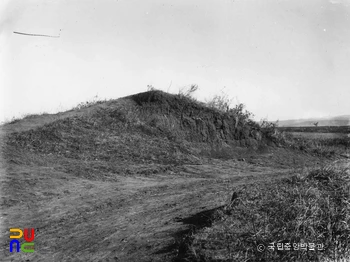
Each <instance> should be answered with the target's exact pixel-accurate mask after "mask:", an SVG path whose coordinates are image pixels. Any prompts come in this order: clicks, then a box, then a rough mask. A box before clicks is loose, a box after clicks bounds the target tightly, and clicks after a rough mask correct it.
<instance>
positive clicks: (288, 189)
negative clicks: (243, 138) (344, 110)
mask: <svg viewBox="0 0 350 262" xmlns="http://www.w3.org/2000/svg"><path fill="white" fill-rule="evenodd" d="M349 199H350V175H349V172H348V171H346V170H337V169H335V168H330V167H325V168H321V169H315V170H312V171H309V172H305V173H304V174H295V175H294V176H292V177H290V178H288V179H282V180H278V181H275V182H269V183H267V182H266V183H255V184H252V185H244V186H241V187H239V188H237V189H236V191H235V192H234V194H233V196H232V200H231V202H230V203H229V204H228V205H226V206H225V207H223V208H221V209H219V210H218V211H217V212H216V214H215V216H216V219H215V222H213V224H212V225H211V226H210V227H205V228H201V229H199V230H193V231H192V232H191V233H190V234H189V235H187V236H186V238H185V240H184V244H185V245H186V248H185V249H184V248H182V252H180V253H179V255H178V257H177V261H329V259H331V260H333V261H334V260H335V261H340V259H344V258H348V257H349V256H350V237H349V236H350V203H349ZM184 244H182V246H183V245H184ZM272 246H273V247H274V248H273V249H272ZM288 249H289V250H288Z"/></svg>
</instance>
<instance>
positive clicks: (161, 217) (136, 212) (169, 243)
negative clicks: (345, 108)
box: [1, 148, 321, 261]
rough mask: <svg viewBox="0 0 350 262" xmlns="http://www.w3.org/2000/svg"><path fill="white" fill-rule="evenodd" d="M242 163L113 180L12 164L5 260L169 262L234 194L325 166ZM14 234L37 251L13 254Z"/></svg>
mask: <svg viewBox="0 0 350 262" xmlns="http://www.w3.org/2000/svg"><path fill="white" fill-rule="evenodd" d="M244 160H245V161H239V160H227V161H221V160H208V162H207V163H203V164H202V165H183V166H178V167H176V168H173V169H172V170H169V171H166V172H161V173H157V174H150V175H140V176H135V175H132V176H128V175H126V174H124V175H117V174H112V175H111V177H109V178H105V179H104V180H105V181H99V180H95V179H94V180H89V179H84V178H77V177H72V176H71V175H70V174H68V173H64V172H60V171H58V168H57V167H55V166H46V167H45V166H41V167H37V166H31V165H21V164H17V163H10V164H8V166H7V167H6V168H7V172H6V174H2V182H3V183H5V186H4V187H3V191H2V196H1V197H2V202H1V209H2V215H1V216H2V222H3V223H2V225H6V226H7V228H5V227H3V226H2V228H1V237H2V239H1V243H2V244H1V245H2V249H3V250H2V255H1V256H2V261H170V260H171V259H173V258H174V257H175V256H176V255H177V252H178V247H177V245H176V241H177V237H180V236H181V233H185V232H186V230H188V229H189V227H190V225H189V224H191V223H195V221H192V222H191V223H190V222H186V221H187V220H186V218H189V217H191V216H193V215H195V214H197V213H199V212H202V211H208V210H212V209H215V208H218V207H220V206H222V205H224V204H226V203H227V202H228V201H229V198H230V196H231V193H232V187H234V186H237V185H239V184H249V183H252V182H257V181H259V180H264V181H266V180H268V179H279V178H282V177H285V176H288V175H289V174H291V173H295V172H296V171H297V169H298V168H306V167H308V166H309V167H310V166H313V165H317V164H320V163H321V162H320V161H321V160H320V159H318V158H315V157H311V156H307V155H300V154H296V153H293V152H291V151H290V152H289V151H287V150H285V149H279V148H275V149H270V151H269V152H266V153H264V154H254V153H250V154H247V155H246V156H245V159H244ZM130 164H132V163H130ZM10 190H11V191H10ZM190 221H191V220H190ZM9 227H19V228H25V227H34V228H35V230H36V236H35V241H34V242H35V252H34V253H28V254H25V253H10V252H9V231H8V230H9Z"/></svg>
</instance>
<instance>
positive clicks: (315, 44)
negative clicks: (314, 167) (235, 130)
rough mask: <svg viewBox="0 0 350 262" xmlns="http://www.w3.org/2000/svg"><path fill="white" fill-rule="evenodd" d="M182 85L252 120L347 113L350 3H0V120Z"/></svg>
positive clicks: (244, 0)
mask: <svg viewBox="0 0 350 262" xmlns="http://www.w3.org/2000/svg"><path fill="white" fill-rule="evenodd" d="M13 31H19V32H24V33H31V34H45V35H60V37H59V38H48V37H34V36H23V35H18V34H14V33H13ZM170 83H171V86H170ZM191 84H198V85H199V87H200V90H199V92H198V94H197V98H199V99H201V100H204V99H205V98H210V97H212V96H213V95H214V94H220V92H221V90H224V92H226V93H227V94H228V95H229V96H231V97H233V98H235V99H236V101H237V100H238V101H239V102H242V103H244V104H246V105H247V109H248V110H249V111H252V112H253V113H254V114H255V116H256V119H257V120H260V119H261V118H264V117H268V119H269V120H277V119H280V120H282V119H289V118H305V117H321V116H329V115H332V116H335V115H345V114H350V101H349V100H350V0H307V1H306V0H290V1H287V0H280V1H278V0H261V1H258V0H256V1H253V0H196V1H191V0H176V1H175V0H142V1H141V0H139V1H135V0H119V1H116V0H84V1H83V0H25V1H20V0H18V1H17V0H11V1H7V0H6V1H4V0H1V3H0V95H1V100H0V103H1V105H0V121H3V120H5V119H11V118H12V117H13V116H15V117H18V116H21V115H23V114H30V113H42V112H50V113H53V112H57V111H62V110H67V109H70V108H71V107H73V106H75V105H77V104H78V103H80V102H84V101H87V100H90V99H92V98H93V97H94V96H95V95H98V96H99V97H100V98H107V99H109V98H118V97H121V96H126V95H130V94H133V93H138V92H143V91H146V90H147V85H153V86H154V87H156V88H158V89H162V90H164V91H167V90H168V88H169V86H170V88H169V92H173V93H177V92H178V90H179V89H180V88H182V87H184V86H189V85H191Z"/></svg>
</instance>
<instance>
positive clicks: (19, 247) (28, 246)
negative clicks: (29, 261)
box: [10, 228, 34, 253]
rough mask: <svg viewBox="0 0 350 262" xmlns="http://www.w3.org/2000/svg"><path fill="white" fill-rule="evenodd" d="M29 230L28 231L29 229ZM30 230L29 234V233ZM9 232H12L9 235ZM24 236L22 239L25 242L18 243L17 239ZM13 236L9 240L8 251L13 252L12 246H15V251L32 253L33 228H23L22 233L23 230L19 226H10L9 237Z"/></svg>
mask: <svg viewBox="0 0 350 262" xmlns="http://www.w3.org/2000/svg"><path fill="white" fill-rule="evenodd" d="M29 230H30V231H29ZM29 232H30V234H29ZM11 233H14V234H13V235H11ZM23 236H24V240H25V241H26V242H24V243H22V244H21V243H20V242H19V240H18V239H20V238H21V237H23ZM12 238H14V239H13V240H11V242H10V252H13V247H14V246H15V247H16V251H17V252H20V251H22V252H26V253H33V252H34V242H33V240H34V228H30V229H28V228H25V229H24V234H23V231H22V230H21V229H19V228H10V239H12Z"/></svg>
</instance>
